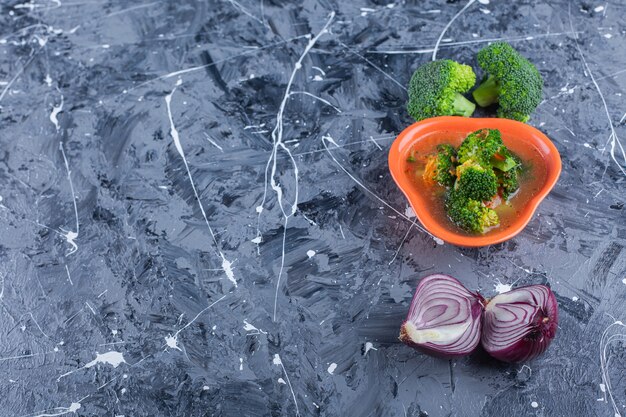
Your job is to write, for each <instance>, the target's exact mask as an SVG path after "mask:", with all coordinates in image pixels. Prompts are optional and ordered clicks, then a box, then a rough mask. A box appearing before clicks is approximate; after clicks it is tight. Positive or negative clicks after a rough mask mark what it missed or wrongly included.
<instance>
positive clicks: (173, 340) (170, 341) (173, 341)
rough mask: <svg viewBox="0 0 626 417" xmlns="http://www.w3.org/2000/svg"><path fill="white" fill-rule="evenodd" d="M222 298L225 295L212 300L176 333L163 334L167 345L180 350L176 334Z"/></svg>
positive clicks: (224, 296)
mask: <svg viewBox="0 0 626 417" xmlns="http://www.w3.org/2000/svg"><path fill="white" fill-rule="evenodd" d="M224 298H226V295H223V296H221V297H220V298H218V299H217V300H216V301H214V302H213V303H211V304H209V305H208V306H207V307H205V308H203V309H202V310H201V311H200V312H199V313H198V314H196V316H195V317H194V318H193V319H191V321H189V322H188V323H187V324H185V325H184V326H183V327H181V328H180V329H179V330H178V331H176V333H174V335H171V334H169V335H167V336H165V344H166V345H167V346H168V347H170V348H172V349H178V350H180V351H181V352H182V349H181V348H180V347H178V335H179V334H180V332H182V331H183V330H185V329H186V328H187V327H189V326H190V325H191V324H193V322H195V321H196V320H198V317H200V315H201V314H202V313H204V312H205V311H207V310H208V309H209V308H211V307H213V306H214V305H215V304H217V303H219V302H220V301H222V300H223V299H224Z"/></svg>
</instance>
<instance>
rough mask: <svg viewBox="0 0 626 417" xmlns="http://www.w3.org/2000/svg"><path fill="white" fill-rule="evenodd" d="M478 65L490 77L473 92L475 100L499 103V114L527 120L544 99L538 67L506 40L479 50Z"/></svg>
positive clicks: (484, 102) (483, 105) (479, 102)
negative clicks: (542, 97)
mask: <svg viewBox="0 0 626 417" xmlns="http://www.w3.org/2000/svg"><path fill="white" fill-rule="evenodd" d="M478 65H480V67H481V68H482V69H483V71H484V72H485V73H487V74H488V76H487V77H486V78H485V79H483V82H482V84H481V85H480V86H478V88H477V89H476V90H474V92H473V93H472V95H473V96H474V100H476V103H478V105H479V106H481V107H486V106H489V105H490V104H493V103H499V104H500V107H499V108H498V117H504V118H507V119H513V120H519V121H521V122H526V121H527V120H528V118H529V117H530V114H531V113H532V112H533V111H534V110H535V108H536V107H537V106H538V105H539V102H541V91H542V89H543V79H542V78H541V75H540V74H539V71H537V68H535V66H534V65H533V64H532V63H530V62H529V61H528V60H527V59H526V58H524V57H523V56H522V55H520V54H519V53H518V52H517V51H516V50H515V49H513V47H512V46H511V45H509V44H508V43H506V42H495V43H493V44H491V45H489V46H487V47H485V48H483V49H482V50H480V52H478Z"/></svg>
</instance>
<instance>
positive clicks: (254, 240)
mask: <svg viewBox="0 0 626 417" xmlns="http://www.w3.org/2000/svg"><path fill="white" fill-rule="evenodd" d="M262 239H263V238H262V237H261V236H257V237H255V238H254V239H252V240H251V241H250V242H252V243H256V244H257V245H258V244H259V243H261V240H262Z"/></svg>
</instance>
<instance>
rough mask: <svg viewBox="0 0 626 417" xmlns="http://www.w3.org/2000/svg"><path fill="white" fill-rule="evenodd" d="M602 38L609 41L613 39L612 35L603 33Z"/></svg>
mask: <svg viewBox="0 0 626 417" xmlns="http://www.w3.org/2000/svg"><path fill="white" fill-rule="evenodd" d="M602 36H604V37H605V38H607V39H611V38H612V37H613V35H611V34H610V33H605V34H604V35H602Z"/></svg>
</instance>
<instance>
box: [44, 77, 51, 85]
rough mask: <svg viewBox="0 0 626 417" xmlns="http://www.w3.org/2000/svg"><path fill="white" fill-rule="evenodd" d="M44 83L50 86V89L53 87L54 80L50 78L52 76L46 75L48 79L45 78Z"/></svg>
mask: <svg viewBox="0 0 626 417" xmlns="http://www.w3.org/2000/svg"><path fill="white" fill-rule="evenodd" d="M44 82H45V83H46V84H48V87H52V78H50V74H46V78H44Z"/></svg>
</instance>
